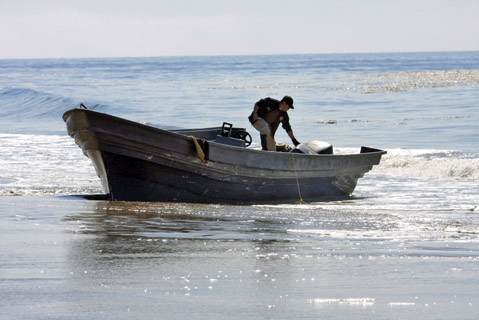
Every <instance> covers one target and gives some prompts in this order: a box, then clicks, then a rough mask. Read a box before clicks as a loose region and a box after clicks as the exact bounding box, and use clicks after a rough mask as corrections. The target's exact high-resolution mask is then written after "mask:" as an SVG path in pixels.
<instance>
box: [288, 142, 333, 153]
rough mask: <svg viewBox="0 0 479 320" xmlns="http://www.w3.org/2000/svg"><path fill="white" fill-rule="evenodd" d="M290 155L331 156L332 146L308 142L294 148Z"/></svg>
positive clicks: (325, 143) (326, 143)
mask: <svg viewBox="0 0 479 320" xmlns="http://www.w3.org/2000/svg"><path fill="white" fill-rule="evenodd" d="M291 152H292V153H305V154H333V146H332V145H331V144H330V143H328V142H324V141H318V140H313V141H308V142H306V143H301V144H299V145H297V146H296V148H294V149H293V150H291Z"/></svg>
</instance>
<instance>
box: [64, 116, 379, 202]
mask: <svg viewBox="0 0 479 320" xmlns="http://www.w3.org/2000/svg"><path fill="white" fill-rule="evenodd" d="M63 119H64V120H65V122H66V124H67V129H68V133H69V135H70V136H72V137H73V138H74V139H75V141H76V143H77V144H78V145H79V146H80V147H81V148H82V150H83V152H84V153H85V155H87V156H88V157H89V158H90V159H91V160H92V162H93V164H94V166H95V169H96V171H97V173H98V175H99V177H100V179H101V181H102V185H103V188H104V190H105V192H106V193H107V194H108V195H109V197H110V198H111V199H112V200H121V201H161V202H195V203H230V204H250V203H293V202H295V201H298V200H299V199H300V198H302V199H303V200H304V201H320V200H324V199H331V198H341V197H346V196H349V195H350V194H351V193H352V192H353V190H354V188H355V187H356V184H357V181H358V179H359V178H361V177H363V175H364V174H365V173H366V172H368V171H369V170H371V168H372V166H373V165H376V164H379V161H380V159H381V156H382V154H384V153H385V151H382V150H377V149H371V148H363V149H362V152H361V153H359V154H350V155H329V154H327V155H307V154H293V153H282V152H267V151H261V150H254V149H248V148H244V147H241V146H234V145H233V146H232V145H225V144H223V143H218V142H215V140H210V139H208V140H209V150H208V151H209V152H208V157H209V160H208V161H207V162H203V161H202V160H201V159H200V157H199V156H198V151H197V149H196V147H195V144H194V142H193V138H191V137H189V136H188V134H189V133H195V135H196V136H197V138H199V139H201V138H203V137H205V138H207V136H208V137H211V133H215V129H216V128H209V129H197V130H189V131H180V130H179V131H177V132H172V131H167V130H162V129H158V128H154V127H150V126H146V125H143V124H140V123H136V122H132V121H128V120H125V119H121V118H117V117H113V116H110V115H107V114H103V113H98V112H95V111H91V110H83V109H73V110H70V111H67V112H66V113H65V114H64V115H63ZM213 135H214V134H213ZM218 140H219V139H218ZM232 140H233V142H235V141H234V139H232ZM235 143H236V142H235Z"/></svg>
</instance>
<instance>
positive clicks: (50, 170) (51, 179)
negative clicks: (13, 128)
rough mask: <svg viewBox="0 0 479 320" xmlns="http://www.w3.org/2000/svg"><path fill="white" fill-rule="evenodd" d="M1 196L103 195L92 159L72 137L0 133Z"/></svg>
mask: <svg viewBox="0 0 479 320" xmlns="http://www.w3.org/2000/svg"><path fill="white" fill-rule="evenodd" d="M0 154H1V157H0V167H1V168H2V170H1V172H0V176H1V180H2V181H3V182H4V183H1V184H0V195H36V194H53V195H58V194H61V195H64V194H78V193H101V192H102V189H101V184H100V180H99V178H98V177H97V175H96V173H95V170H94V168H93V165H92V164H91V161H90V159H88V158H87V157H85V156H84V155H83V153H82V152H81V150H80V148H78V146H76V145H75V143H74V140H73V139H72V138H70V137H69V136H67V135H65V136H56V135H30V134H0Z"/></svg>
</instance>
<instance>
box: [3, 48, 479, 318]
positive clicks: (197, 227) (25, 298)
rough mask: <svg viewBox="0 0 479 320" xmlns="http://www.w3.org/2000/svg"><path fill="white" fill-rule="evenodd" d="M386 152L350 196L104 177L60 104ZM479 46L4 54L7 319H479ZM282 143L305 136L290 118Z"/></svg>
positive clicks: (168, 124) (164, 123)
mask: <svg viewBox="0 0 479 320" xmlns="http://www.w3.org/2000/svg"><path fill="white" fill-rule="evenodd" d="M284 95H291V96H292V97H293V98H294V100H295V109H294V110H291V111H289V115H290V118H291V124H292V127H293V131H294V133H295V135H296V137H297V139H298V140H299V141H301V142H306V141H309V140H323V141H328V142H330V143H332V144H333V146H334V148H335V150H337V151H338V152H350V151H351V152H357V151H358V150H359V148H360V146H363V145H364V146H369V147H374V148H380V149H385V150H387V152H388V153H387V155H385V156H384V157H383V159H382V161H381V163H380V165H379V166H376V167H375V168H374V169H373V170H372V171H370V172H369V173H367V174H366V175H365V177H364V178H362V179H360V180H359V183H358V186H357V188H356V190H355V192H354V193H353V195H352V196H351V198H349V199H346V200H342V201H330V202H316V203H306V204H295V203H286V204H281V205H252V206H228V205H203V204H201V205H199V204H184V203H135V202H130V203H125V202H108V201H98V200H85V199H84V198H82V197H81V196H79V195H86V194H99V193H102V192H103V191H102V189H101V184H100V180H99V178H98V177H97V176H96V174H95V171H94V168H93V165H92V164H91V163H90V161H89V159H88V158H86V157H85V156H84V155H83V154H82V152H81V150H80V149H79V148H78V147H77V146H76V145H75V143H74V141H73V139H72V138H70V137H69V136H68V135H67V133H66V128H65V124H64V122H63V120H62V114H63V112H65V111H66V110H69V109H71V108H77V107H79V105H80V103H83V104H85V105H86V106H87V107H88V108H89V109H91V110H96V111H99V112H106V113H110V114H113V115H116V116H120V117H124V118H127V119H130V120H134V121H138V122H142V123H146V124H149V125H152V126H157V127H161V128H167V129H171V128H192V127H210V126H219V125H221V124H222V123H223V121H227V122H231V123H233V124H234V125H235V126H240V127H245V128H246V129H247V130H248V131H249V132H250V133H251V134H252V136H253V145H252V146H251V147H253V148H258V147H259V136H258V134H257V133H256V132H255V130H254V129H253V128H252V127H251V125H250V124H249V123H248V121H247V116H248V115H249V114H250V113H251V110H252V108H253V105H254V103H255V102H256V101H257V100H259V99H261V98H264V97H268V96H269V97H273V98H282V96H284ZM478 123H479V52H431V53H382V54H317V55H276V56H218V57H213V56H212V57H153V58H105V59H41V60H0V309H1V311H0V319H161V318H164V319H208V320H211V319H478V318H479V289H478V288H479V124H478ZM276 137H277V140H279V141H285V142H287V143H290V141H289V139H288V137H287V135H286V133H285V132H284V131H283V130H282V129H281V128H280V129H278V133H277V136H276Z"/></svg>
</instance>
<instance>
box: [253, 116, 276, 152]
mask: <svg viewBox="0 0 479 320" xmlns="http://www.w3.org/2000/svg"><path fill="white" fill-rule="evenodd" d="M253 127H254V128H255V129H256V130H258V131H259V133H260V138H261V146H262V147H263V150H268V151H276V141H274V138H273V137H272V136H271V128H270V126H269V124H268V123H267V122H266V121H264V120H263V119H261V118H259V119H258V120H257V121H256V122H255V123H254V124H253Z"/></svg>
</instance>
